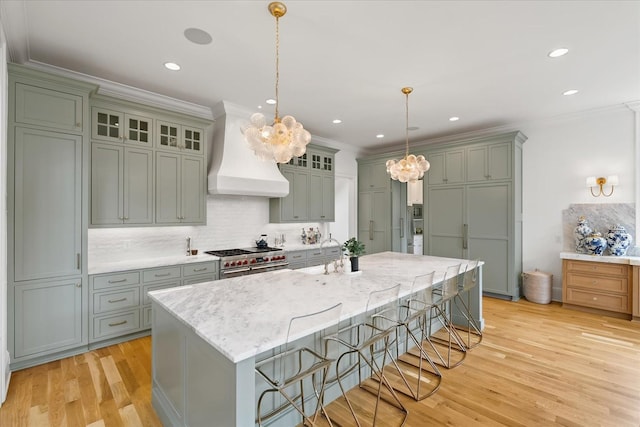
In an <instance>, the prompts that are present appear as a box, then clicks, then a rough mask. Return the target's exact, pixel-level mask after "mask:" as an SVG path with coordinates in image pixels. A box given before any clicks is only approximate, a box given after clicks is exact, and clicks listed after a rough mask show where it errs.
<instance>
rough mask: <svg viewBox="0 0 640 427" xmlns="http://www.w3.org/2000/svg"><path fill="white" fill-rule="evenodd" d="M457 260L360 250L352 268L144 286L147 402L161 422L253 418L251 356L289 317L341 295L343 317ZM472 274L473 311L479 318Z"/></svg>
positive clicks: (251, 421) (270, 345) (245, 425)
mask: <svg viewBox="0 0 640 427" xmlns="http://www.w3.org/2000/svg"><path fill="white" fill-rule="evenodd" d="M458 263H465V264H466V261H465V260H458V259H452V258H440V257H431V256H421V255H409V254H401V253H394V252H383V253H378V254H373V255H366V256H363V257H361V258H360V270H361V271H360V272H358V273H350V272H345V273H330V274H328V275H324V274H322V270H323V269H322V268H318V267H313V268H310V269H302V270H298V271H291V270H279V271H274V272H268V273H263V274H260V275H254V276H242V277H236V278H231V279H226V280H220V281H216V282H208V283H202V284H198V285H193V286H183V287H180V288H172V289H167V290H159V291H154V292H151V293H150V294H149V295H150V297H151V300H152V303H153V320H152V337H153V340H152V342H153V348H152V351H153V382H152V387H153V396H152V401H153V406H154V408H155V410H156V412H157V413H158V416H159V417H160V419H161V420H162V422H163V424H164V425H166V426H187V425H190V426H201V425H211V423H212V422H213V421H214V420H215V425H216V426H220V427H227V426H237V427H249V426H254V425H255V401H256V378H255V373H254V365H255V361H256V360H260V359H261V358H264V357H266V356H268V355H270V354H271V352H272V351H273V350H274V349H276V348H277V347H278V346H280V345H282V344H284V343H285V341H286V335H287V327H288V324H289V320H290V319H291V318H292V317H294V316H299V315H302V314H307V313H310V312H314V311H318V310H321V309H324V308H327V307H329V306H332V305H334V304H337V303H340V302H341V303H342V304H343V307H342V314H341V321H348V320H349V319H353V318H356V317H357V316H359V315H361V314H362V313H363V312H364V311H365V309H366V304H367V298H368V295H369V293H370V292H371V291H373V290H378V289H383V288H386V287H389V286H392V285H395V284H398V283H399V284H400V285H401V289H400V298H406V297H407V296H408V295H409V294H410V293H411V287H412V283H413V279H414V278H415V276H417V275H420V274H426V273H428V272H431V271H434V270H435V272H436V274H435V278H434V282H435V283H439V282H441V281H442V279H443V276H444V272H445V270H446V268H447V267H448V266H450V265H454V264H458ZM347 265H348V263H347ZM305 270H307V271H306V272H305ZM331 270H332V269H331V267H330V271H331ZM347 270H348V267H347ZM479 278H480V279H479V281H478V286H477V287H476V288H475V289H474V295H473V296H472V312H473V315H474V317H475V318H476V320H477V321H478V322H479V324H482V307H481V298H480V295H481V292H482V274H480V275H479ZM416 290H417V289H416ZM416 290H414V291H416ZM389 302H391V301H389ZM319 332H320V330H319V329H314V328H310V329H309V330H308V331H307V335H309V336H313V335H314V334H317V333H319ZM329 396H330V397H331V393H330V394H329ZM333 396H334V397H335V396H337V394H335V393H334V395H333ZM276 421H281V424H274V425H288V424H287V421H286V420H285V419H281V420H276Z"/></svg>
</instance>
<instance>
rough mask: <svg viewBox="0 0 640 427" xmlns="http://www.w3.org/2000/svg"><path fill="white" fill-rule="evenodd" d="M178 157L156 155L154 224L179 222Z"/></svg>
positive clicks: (175, 155) (159, 153)
mask: <svg viewBox="0 0 640 427" xmlns="http://www.w3.org/2000/svg"><path fill="white" fill-rule="evenodd" d="M180 157H181V156H180V155H179V154H173V153H162V152H157V153H156V223H158V224H172V223H179V222H180V216H181V212H180V200H179V197H180Z"/></svg>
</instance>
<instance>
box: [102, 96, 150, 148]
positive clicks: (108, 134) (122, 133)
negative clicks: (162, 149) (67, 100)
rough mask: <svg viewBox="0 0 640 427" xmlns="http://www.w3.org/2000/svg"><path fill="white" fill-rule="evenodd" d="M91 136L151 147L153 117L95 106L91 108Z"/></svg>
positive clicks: (103, 139)
mask: <svg viewBox="0 0 640 427" xmlns="http://www.w3.org/2000/svg"><path fill="white" fill-rule="evenodd" d="M91 138H92V139H93V140H94V141H95V140H100V141H109V142H123V143H126V144H137V145H141V146H145V147H149V148H151V147H152V146H153V119H152V118H150V117H144V116H141V115H136V114H132V113H129V112H125V111H116V110H112V109H108V108H105V107H97V106H94V107H92V109H91Z"/></svg>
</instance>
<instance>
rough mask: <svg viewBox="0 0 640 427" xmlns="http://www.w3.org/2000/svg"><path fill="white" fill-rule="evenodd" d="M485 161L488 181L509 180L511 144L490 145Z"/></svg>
mask: <svg viewBox="0 0 640 427" xmlns="http://www.w3.org/2000/svg"><path fill="white" fill-rule="evenodd" d="M487 161H488V166H487V172H488V175H489V179H509V178H511V143H502V144H493V145H490V146H489V152H488V153H487Z"/></svg>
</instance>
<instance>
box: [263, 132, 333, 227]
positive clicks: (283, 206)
mask: <svg viewBox="0 0 640 427" xmlns="http://www.w3.org/2000/svg"><path fill="white" fill-rule="evenodd" d="M336 151H337V150H334V149H331V148H325V147H319V146H315V145H309V146H308V147H307V152H306V153H305V154H303V155H302V156H301V157H294V158H292V159H291V160H290V161H289V163H288V164H284V165H280V172H281V173H282V175H283V176H284V177H285V178H286V179H287V181H289V194H288V195H287V196H285V197H281V198H272V199H270V200H269V218H270V222H310V221H317V222H328V221H329V222H330V221H334V220H335V166H334V163H335V153H336Z"/></svg>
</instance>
